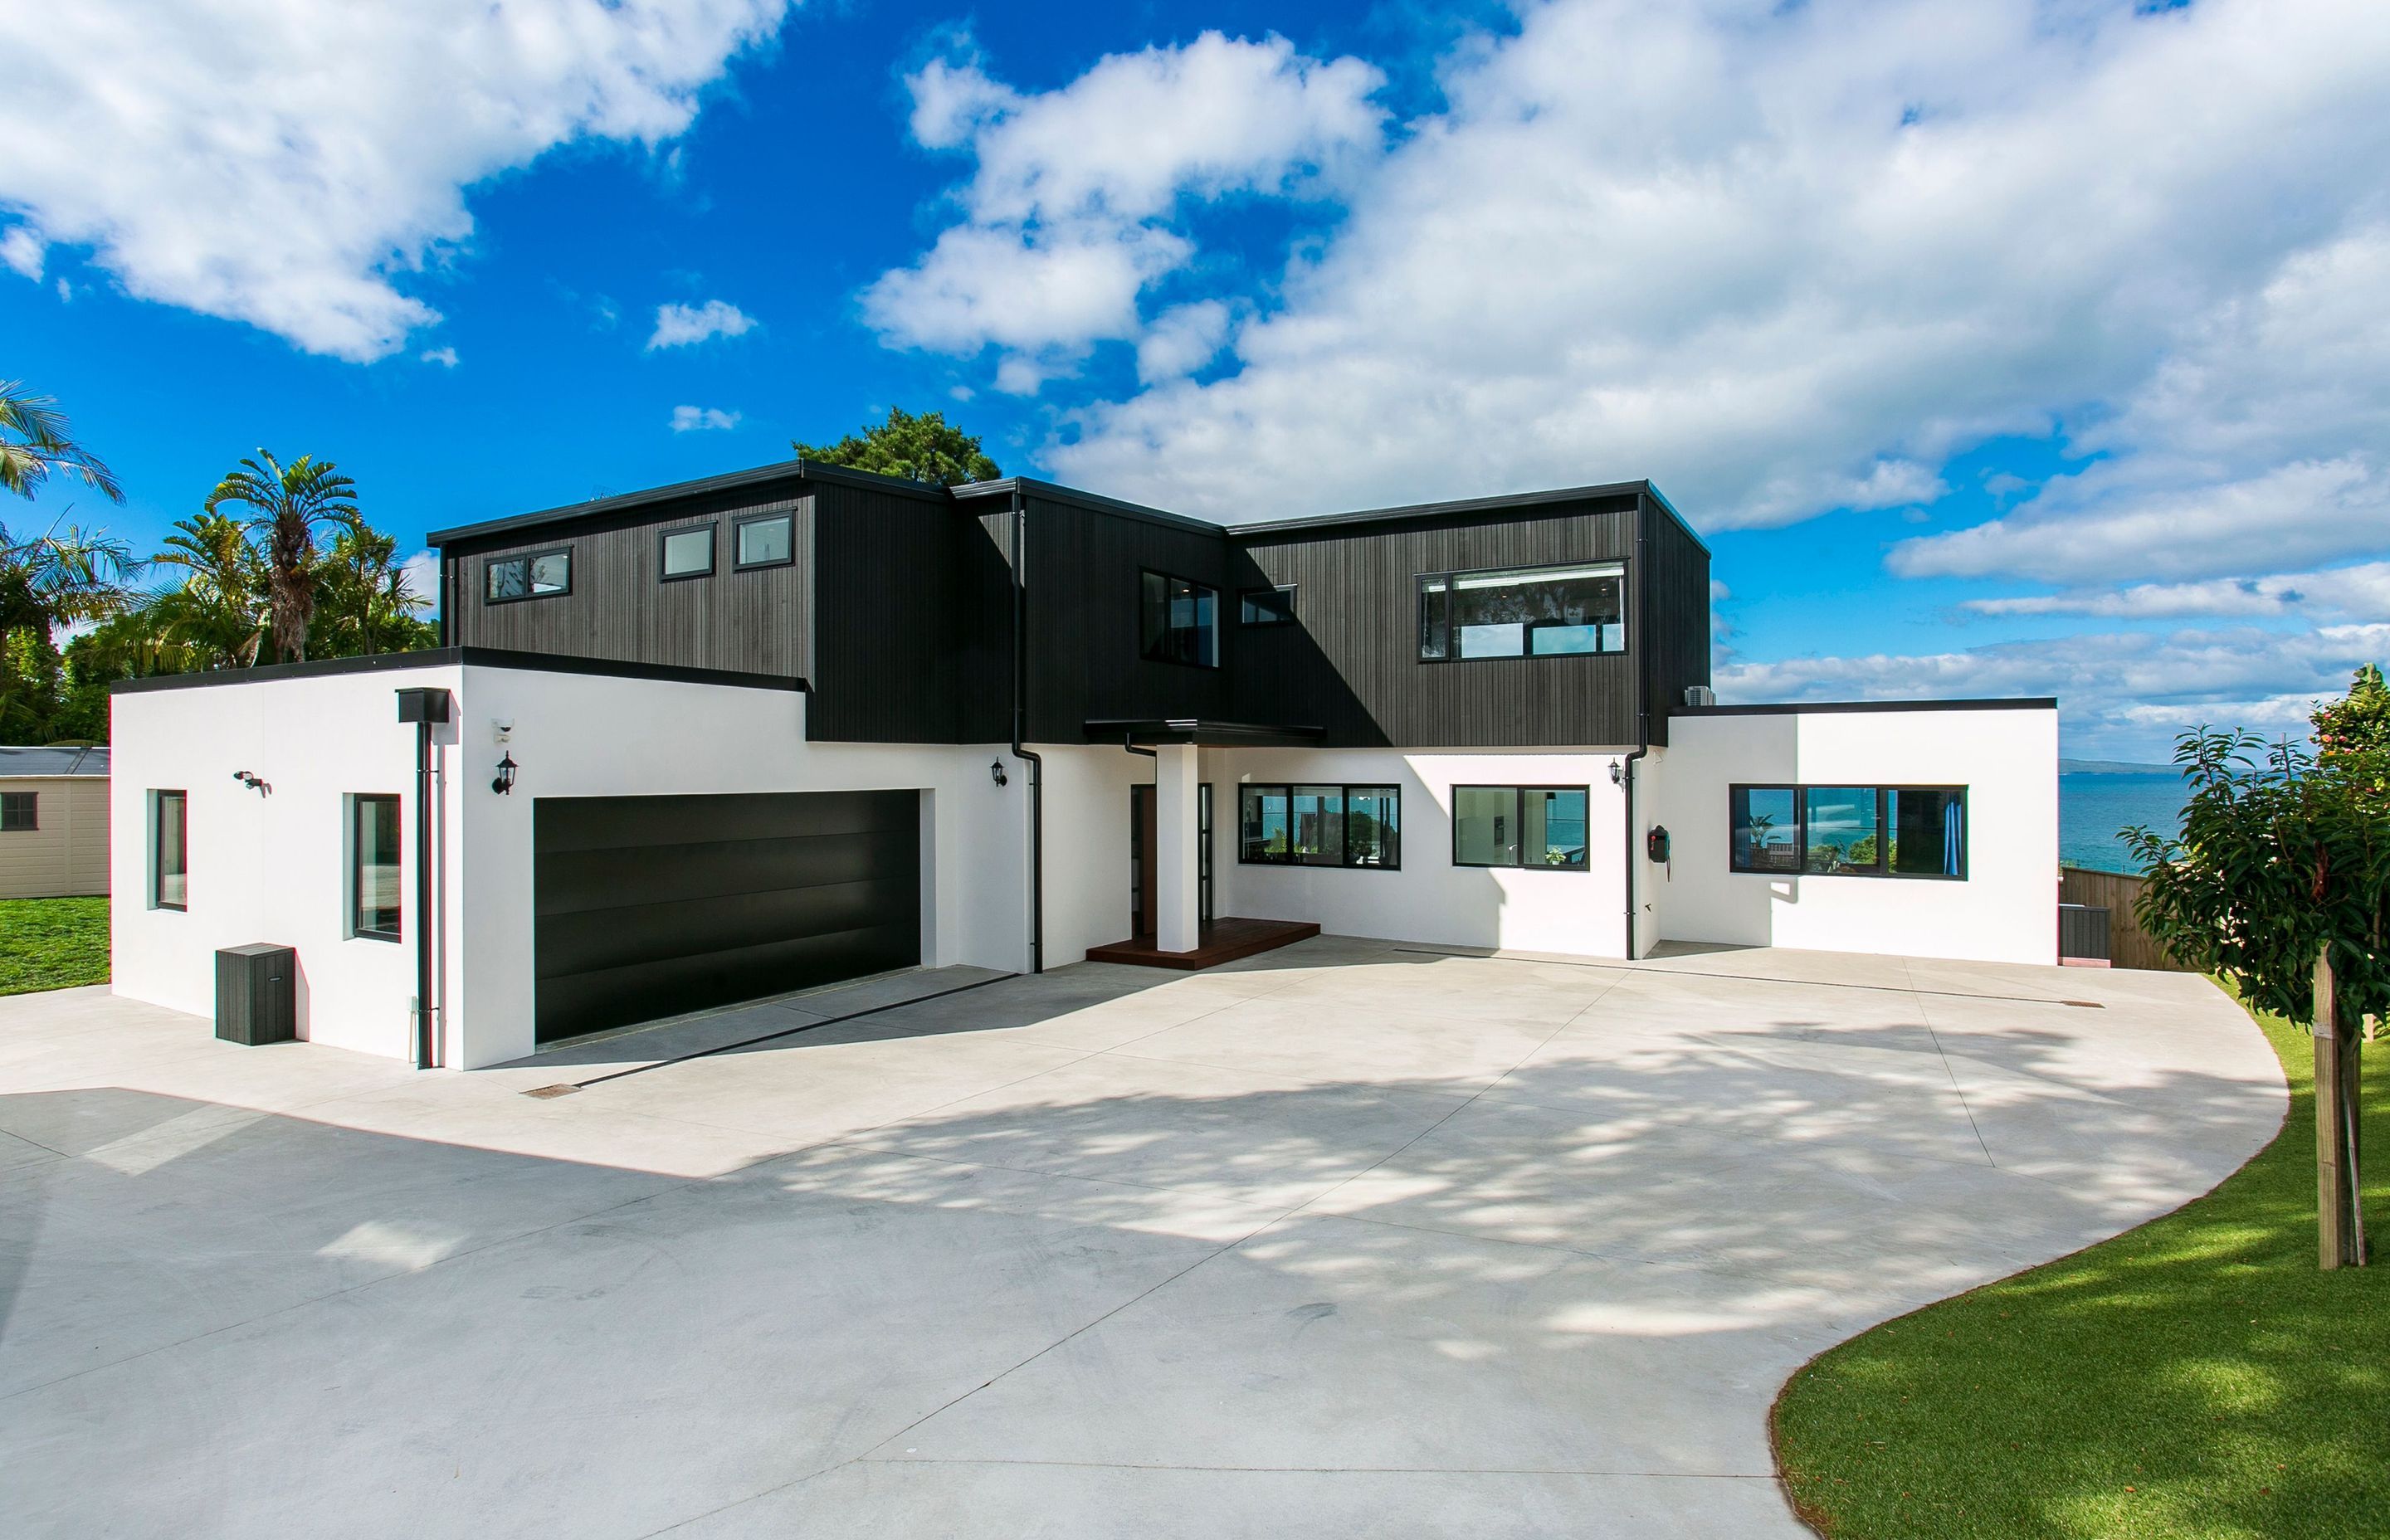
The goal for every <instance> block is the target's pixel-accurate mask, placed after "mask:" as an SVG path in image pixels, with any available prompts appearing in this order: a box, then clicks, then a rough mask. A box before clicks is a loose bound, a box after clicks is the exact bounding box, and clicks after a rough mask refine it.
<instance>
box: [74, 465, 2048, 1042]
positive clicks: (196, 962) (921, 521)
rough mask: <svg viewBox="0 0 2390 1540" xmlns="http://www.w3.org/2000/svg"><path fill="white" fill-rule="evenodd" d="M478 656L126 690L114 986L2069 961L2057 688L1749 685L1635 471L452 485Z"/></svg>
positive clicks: (517, 1000) (497, 1016) (615, 995)
mask: <svg viewBox="0 0 2390 1540" xmlns="http://www.w3.org/2000/svg"><path fill="white" fill-rule="evenodd" d="M432 541H433V543H434V544H435V545H437V546H438V547H439V549H440V553H441V569H440V570H441V574H442V575H441V583H442V594H441V611H442V616H443V627H444V631H445V641H446V643H447V645H446V646H445V647H444V648H442V649H440V650H438V651H434V652H427V653H414V654H404V655H395V656H391V657H383V658H372V659H362V660H345V661H333V662H323V663H306V664H298V665H292V666H288V667H267V668H258V669H253V670H249V671H245V672H242V673H239V674H209V675H198V676H186V677H180V678H165V679H152V680H142V681H136V682H134V683H131V684H128V685H125V686H123V687H121V688H120V690H119V692H118V694H117V696H116V699H115V725H114V743H115V775H114V788H115V789H114V801H113V816H114V821H115V827H116V840H115V844H114V852H115V854H114V860H115V871H114V880H115V892H116V893H117V897H118V903H117V905H116V918H115V921H114V923H115V969H116V971H115V980H116V982H115V987H116V988H117V989H118V990H119V991H120V992H121V993H123V994H127V995H135V996H138V997H141V998H144V999H149V1000H154V1001H157V1002H160V1003H162V1004H166V1005H170V1006H175V1007H182V1008H185V1009H189V1010H194V1011H199V1012H201V1013H205V1012H207V1011H208V1010H209V1009H210V1001H211V991H212V980H213V961H212V955H213V953H214V952H215V950H216V949H217V948H219V947H224V946H229V945H234V944H238V943H254V942H269V943H280V944H288V945H291V946H294V947H295V948H296V949H297V955H298V966H299V975H300V981H301V992H300V1000H299V1012H300V1015H301V1018H302V1023H303V1026H302V1030H303V1031H304V1032H305V1033H306V1034H307V1035H310V1036H312V1037H314V1038H315V1039H316V1040H318V1041H323V1042H332V1043H340V1044H343V1045H346V1046H352V1047H356V1048H361V1049H366V1050H368V1051H373V1052H379V1053H387V1054H392V1055H400V1056H408V1055H412V1056H414V1057H416V1058H417V1059H418V1061H419V1062H426V1063H437V1064H444V1065H454V1066H459V1067H471V1066H476V1065H482V1064H488V1063H494V1062H498V1061H501V1060H505V1059H513V1058H516V1057H519V1056H520V1055H523V1054H527V1053H530V1052H533V1050H534V1049H535V1048H536V1047H538V1046H542V1045H546V1044H550V1043H554V1042H557V1041H559V1040H561V1039H564V1038H569V1037H572V1036H576V1035H579V1034H583V1033H589V1032H592V1031H597V1030H600V1029H605V1028H610V1027H615V1026H620V1025H623V1024H626V1023H630V1022H635V1021H639V1020H650V1019H654V1018H656V1017H660V1016H664V1015H668V1014H674V1013H677V1012H682V1011H687V1010H691V1009H696V1008H700V1007H706V1006H711V1005H716V1004H723V1003H728V1002H732V1001H736V1000H741V999H750V998H757V997H762V996H765V995H773V994H777V993H782V992H786V991H790V990H793V989H799V988H804V987H808V986H812V985H816V984H819V983H824V982H834V981H837V980H840V979H843V978H850V977H855V976H859V975H862V974H866V973H870V972H874V971H878V970H882V969H891V968H899V967H906V966H912V965H915V964H926V965H931V966H944V965H948V964H955V963H972V964H977V965H981V966H983V967H986V968H992V969H1005V970H1017V971H1032V970H1038V969H1047V968H1056V967H1060V966H1063V965H1066V964H1071V963H1075V962H1078V961H1081V960H1082V959H1085V958H1086V957H1087V956H1090V955H1091V954H1092V955H1094V956H1098V957H1099V958H1112V959H1122V960H1131V961H1147V962H1158V963H1162V964H1164V965H1181V966H1184V965H1189V964H1199V963H1201V962H1204V961H1207V960H1213V959H1216V958H1219V957H1224V956H1232V955H1236V954H1237V953H1239V952H1240V951H1242V950H1246V949H1251V948H1254V947H1259V946H1264V945H1269V944H1276V943H1282V942H1283V941H1285V940H1287V939H1291V938H1292V937H1295V936H1300V935H1303V934H1308V933H1310V930H1312V929H1313V928H1324V929H1326V930H1329V931H1332V932H1341V933H1347V934H1359V935H1368V936H1378V937H1391V938H1397V939H1402V940H1407V941H1410V942H1415V943H1423V944H1431V945H1452V946H1463V947H1504V948H1511V949H1518V950H1526V951H1536V952H1548V953H1556V954H1566V955H1572V956H1591V957H1609V958H1626V957H1632V956H1642V955H1644V954H1645V953H1647V952H1649V951H1650V950H1651V948H1652V947H1653V945H1654V944H1655V943H1658V942H1659V941H1661V940H1663V939H1665V940H1675V941H1698V942H1713V943H1729V944H1736V943H1740V944H1777V945H1791V946H1803V947H1821V948H1834V949H1842V950H1852V951H1879V952H1896V953H1901V954H1908V955H1915V956H1941V957H1953V958H1982V959H1997V960H2009V961H2026V962H2050V961H2053V960H2054V959H2055V952H2056V940H2055V914H2054V905H2055V902H2056V892H2057V727H2056V713H2055V703H2054V702H2052V701H2049V700H2046V699H2043V700H1999V701H1965V702H1939V701H1936V702H1926V701H1915V702H1869V703H1863V704H1851V705H1823V706H1821V705H1802V706H1797V707H1796V706H1764V705H1761V706H1754V705H1729V706H1719V705H1713V704H1711V703H1710V692H1709V689H1708V685H1709V678H1710V672H1709V671H1710V663H1709V659H1710V636H1711V623H1710V606H1709V594H1710V555H1709V551H1708V550H1707V548H1706V547H1705V546H1704V545H1703V544H1702V542H1701V540H1700V539H1699V538H1698V537H1697V536H1696V535H1695V534H1694V533H1693V532H1692V531H1691V530H1690V528H1689V527H1688V526H1687V525H1686V523H1685V522H1684V520H1682V519H1681V518H1679V517H1678V516H1677V513H1676V511H1675V510H1674V509H1672V508H1671V507H1669V506H1668V504H1667V502H1666V501H1665V500H1664V498H1663V497H1662V496H1661V495H1660V494H1659V493H1658V491H1657V490H1656V489H1654V488H1653V487H1652V486H1651V484H1650V483H1648V482H1644V481H1628V482H1620V483H1615V484H1611V485H1603V486H1589V487H1578V488H1572V489H1569V490H1565V491H1558V492H1546V493H1535V494H1523V495H1518V496H1509V497H1493V498H1483V499H1475V500H1471V501H1465V502H1453V503H1438V504H1426V505H1420V506H1416V507H1393V508H1380V509H1374V510H1370V511H1367V512H1359V513H1347V514H1339V515H1334V516H1330V517H1324V518H1310V519H1281V520H1268V521H1263V522H1255V523H1248V524H1240V525H1229V526H1226V527H1223V526H1221V525H1218V524H1214V523H1208V522H1203V521H1201V520H1191V519H1186V518H1180V517H1177V516H1176V515H1173V514H1170V513H1166V512H1163V511H1160V510H1158V509H1153V508H1148V507H1136V506H1133V505H1130V504H1126V503H1121V502H1116V501H1113V500H1111V499H1109V498H1104V497H1099V496H1095V495H1092V494H1086V493H1082V492H1075V491H1072V490H1070V489H1068V488H1064V487H1059V486H1054V485H1050V484H1047V483H1045V482H1041V481H1031V480H1028V479H1026V478H1011V479H1007V480H1004V481H992V482H985V483H979V484H974V485H969V486H961V487H956V488H952V489H946V488H938V487H926V486H920V485H916V484H914V483H910V482H906V481H892V480H889V479H887V478H883V477H876V476H867V475H862V474H858V473H856V472H853V471H848V470H844V469H838V468H829V467H823V466H817V465H811V464H806V463H802V462H796V461H790V462H786V463H782V464H778V465H773V466H766V467H764V468H760V469H756V470H750V471H743V472H739V473H737V474H734V475H727V476H721V477H715V478H713V479H711V480H707V481H692V482H687V483H684V484H681V485H676V486H668V487H662V488H658V489H656V490H654V491H649V492H641V493H636V494H628V495H624V496H615V497H605V498H599V499H597V500H593V501H590V502H586V503H582V504H577V505H573V506H570V507H559V508H552V509H548V510H546V511H544V512H539V513H532V514H525V515H521V516H520V517H515V518H508V519H500V520H492V521H489V522H485V523H476V524H469V525H465V526H461V527H459V528H456V529H451V530H444V531H442V532H439V533H435V534H434V535H433V536H432Z"/></svg>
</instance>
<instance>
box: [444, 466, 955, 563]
mask: <svg viewBox="0 0 2390 1540" xmlns="http://www.w3.org/2000/svg"><path fill="white" fill-rule="evenodd" d="M775 481H828V482H831V483H833V484H835V485H839V486H852V487H863V488H867V489H868V490H869V491H872V492H892V493H894V494H897V495H898V496H901V497H919V498H923V499H925V500H927V501H929V502H932V503H945V502H951V501H952V498H951V497H949V495H948V494H947V493H946V489H945V488H944V487H933V486H928V485H925V484H923V483H922V482H919V481H906V480H905V479H904V478H903V477H901V476H875V475H873V474H872V473H870V472H869V471H866V470H849V469H847V468H845V467H844V466H836V465H816V464H815V463H814V462H812V461H810V460H781V461H778V462H777V463H776V464H773V465H765V466H757V467H755V468H752V469H751V470H732V471H727V472H725V473H724V474H722V475H720V476H705V477H700V478H699V479H698V480H696V481H675V482H673V483H672V484H670V485H669V486H660V487H649V488H648V489H647V490H645V491H643V492H624V493H619V494H615V495H614V496H611V497H592V498H591V499H589V500H588V501H587V502H585V503H571V504H567V505H565V506H564V507H553V508H541V509H539V510H538V511H537V512H535V513H518V514H514V515H511V516H510V517H508V518H505V519H490V520H483V521H482V522H481V523H478V524H459V525H457V526H456V527H455V528H454V529H446V530H434V531H432V532H431V533H430V534H428V535H426V536H424V537H423V540H424V544H425V545H454V544H456V543H457V542H460V541H467V540H480V539H483V538H485V537H487V536H490V535H494V534H508V533H513V532H515V531H518V530H529V529H536V528H538V527H539V526H540V525H543V524H561V523H566V522H568V521H570V520H576V519H592V518H602V517H604V516H605V515H607V514H611V513H620V512H623V511H625V510H627V509H631V508H642V507H649V506H650V505H653V504H657V503H670V502H675V501H677V500H679V499H681V498H685V497H702V496H707V495H710V494H713V493H717V492H737V491H739V490H741V489H743V488H747V487H753V486H768V485H770V484H771V483H773V482H775Z"/></svg>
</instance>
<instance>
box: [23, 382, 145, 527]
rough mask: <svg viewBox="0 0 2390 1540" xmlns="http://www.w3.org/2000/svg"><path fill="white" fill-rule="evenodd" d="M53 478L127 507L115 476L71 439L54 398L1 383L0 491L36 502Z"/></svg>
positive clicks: (64, 418)
mask: <svg viewBox="0 0 2390 1540" xmlns="http://www.w3.org/2000/svg"><path fill="white" fill-rule="evenodd" d="M53 472H63V473H65V474H67V475H70V476H78V477H81V478H82V479H83V481H84V483H85V484H86V485H88V486H89V487H91V489H92V490H93V491H95V492H96V493H98V494H100V495H101V496H103V497H105V498H107V499H108V500H109V502H111V503H122V501H124V489H123V488H122V487H121V486H119V485H118V484H117V481H116V474H115V472H113V471H111V470H109V468H108V467H107V465H106V464H105V463H104V462H102V461H101V459H100V457H99V456H96V455H95V454H93V453H92V452H91V451H90V450H88V449H85V448H84V447H83V446H82V445H81V444H79V443H75V442H74V440H73V439H72V438H71V437H70V436H69V434H68V430H67V416H66V414H65V413H64V412H61V411H59V410H58V402H57V400H56V399H55V398H53V397H50V396H37V395H35V394H33V393H32V391H28V390H26V389H25V385H24V382H23V381H22V380H17V379H8V380H0V490H5V491H8V492H13V493H15V494H17V495H19V497H31V496H32V495H33V494H34V492H35V491H36V490H38V489H39V488H40V487H41V486H42V484H43V483H44V482H45V481H48V480H49V479H50V476H51V474H52V473H53Z"/></svg>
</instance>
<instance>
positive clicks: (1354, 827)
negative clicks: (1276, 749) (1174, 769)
mask: <svg viewBox="0 0 2390 1540" xmlns="http://www.w3.org/2000/svg"><path fill="white" fill-rule="evenodd" d="M1237 860H1238V862H1239V863H1240V865H1243V866H1353V867H1364V868H1368V869H1372V870H1377V871H1399V870H1400V869H1401V868H1402V864H1403V789H1402V788H1401V787H1399V786H1299V785H1261V786H1256V785H1250V784H1249V785H1244V786H1240V787H1239V788H1237Z"/></svg>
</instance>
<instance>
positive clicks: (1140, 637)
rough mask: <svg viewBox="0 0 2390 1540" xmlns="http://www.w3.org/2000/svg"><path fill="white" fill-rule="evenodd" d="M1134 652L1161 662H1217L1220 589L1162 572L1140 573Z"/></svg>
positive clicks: (1213, 664) (1201, 664)
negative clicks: (1135, 648) (1135, 646)
mask: <svg viewBox="0 0 2390 1540" xmlns="http://www.w3.org/2000/svg"><path fill="white" fill-rule="evenodd" d="M1137 577H1138V583H1139V584H1140V588H1139V595H1138V602H1137V616H1138V626H1137V651H1138V653H1139V654H1140V655H1141V656H1143V657H1146V658H1150V659H1152V660H1153V661H1156V662H1163V663H1193V664H1195V665H1196V666H1197V667H1199V668H1218V667H1219V666H1220V591H1219V590H1218V589H1216V588H1206V587H1204V586H1203V585H1202V584H1200V583H1193V582H1189V580H1188V579H1186V578H1177V577H1171V576H1169V575H1168V574H1166V573H1163V572H1140V573H1139V574H1137Z"/></svg>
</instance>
